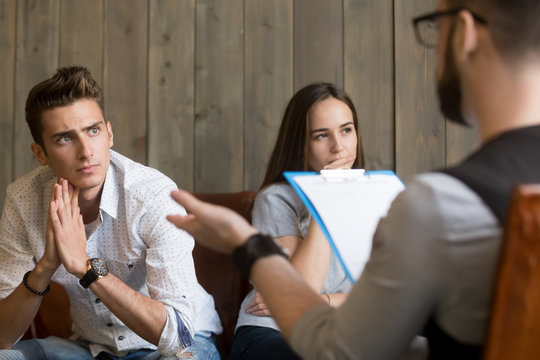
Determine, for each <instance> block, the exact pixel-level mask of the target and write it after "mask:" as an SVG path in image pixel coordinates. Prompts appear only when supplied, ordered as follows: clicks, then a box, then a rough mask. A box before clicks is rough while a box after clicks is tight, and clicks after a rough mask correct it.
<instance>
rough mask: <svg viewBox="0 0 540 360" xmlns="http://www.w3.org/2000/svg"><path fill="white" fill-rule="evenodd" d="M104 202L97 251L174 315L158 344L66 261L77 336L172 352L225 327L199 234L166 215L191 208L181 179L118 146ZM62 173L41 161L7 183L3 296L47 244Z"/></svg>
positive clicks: (0, 251) (95, 345) (113, 349)
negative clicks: (181, 193) (200, 267)
mask: <svg viewBox="0 0 540 360" xmlns="http://www.w3.org/2000/svg"><path fill="white" fill-rule="evenodd" d="M110 153H111V162H110V166H109V169H108V171H107V177H106V179H105V183H104V187H103V192H102V196H101V203H100V209H99V220H100V224H99V225H98V226H97V228H96V229H95V231H93V232H92V233H91V235H90V236H89V238H88V241H87V245H86V251H87V254H88V255H89V256H90V257H99V258H102V259H104V260H105V261H106V262H107V264H108V266H109V270H110V272H111V273H112V274H114V275H115V276H117V277H118V278H119V279H121V280H122V281H124V282H125V283H126V284H127V285H128V286H130V287H131V288H132V289H134V290H135V291H137V292H139V293H141V294H143V295H146V296H148V297H151V298H152V299H155V300H158V301H161V302H162V303H163V304H164V305H165V307H166V310H167V322H166V325H165V328H164V330H163V332H162V334H161V337H160V340H159V344H158V346H157V348H156V346H154V345H153V344H151V343H149V342H147V341H146V340H144V339H142V338H141V337H139V336H138V335H137V334H135V333H134V332H133V331H131V330H130V329H129V328H128V327H127V326H126V325H125V324H123V323H122V322H121V321H120V320H119V319H118V318H117V317H116V316H115V315H114V314H113V313H111V312H110V311H109V310H108V309H107V307H105V305H103V303H102V302H101V301H100V299H98V298H97V297H96V296H95V295H94V293H93V292H92V291H91V290H89V289H84V288H83V287H82V286H81V285H79V279H78V278H76V277H75V276H73V275H71V274H69V273H68V272H67V271H66V270H65V268H64V266H63V265H60V267H59V268H58V270H57V271H56V273H55V275H54V276H53V280H54V281H56V282H58V283H60V284H62V285H63V286H64V288H65V289H66V291H67V293H68V295H69V299H70V304H71V317H72V319H73V326H72V329H73V332H74V336H75V338H77V339H81V340H85V341H88V342H89V343H90V350H91V352H92V354H93V356H96V355H97V353H99V352H100V351H108V352H110V353H113V354H125V353H127V352H129V351H134V350H138V349H143V348H144V349H157V350H158V351H159V352H160V353H161V354H162V355H164V356H172V355H174V354H176V353H177V352H178V351H179V350H180V349H182V348H184V347H186V346H189V345H190V342H191V339H192V337H193V336H194V335H195V333H201V334H205V335H209V334H210V333H214V334H219V333H221V330H222V328H221V324H220V320H219V317H218V315H217V312H216V310H215V307H214V300H213V298H212V297H211V296H210V295H209V294H208V293H206V291H205V290H204V289H203V288H202V287H201V286H200V285H199V283H198V282H197V278H196V276H195V269H194V264H193V257H192V250H193V246H194V241H193V238H192V237H191V236H190V235H189V234H187V233H186V232H184V231H182V230H179V229H177V228H176V227H175V226H174V225H172V224H171V223H169V222H168V221H167V220H166V218H165V217H166V215H169V214H185V210H184V209H183V208H182V207H181V206H180V205H178V204H176V202H174V200H173V199H172V198H171V196H170V192H171V191H172V190H174V189H176V185H175V184H174V182H173V181H172V180H170V179H169V178H168V177H166V176H165V175H163V174H161V173H160V172H159V171H157V170H155V169H152V168H149V167H146V166H143V165H141V164H138V163H136V162H134V161H131V160H130V159H128V158H126V157H124V156H122V155H120V154H118V153H116V152H114V151H112V150H111V151H110ZM57 181H58V179H57V177H56V175H55V174H54V173H53V171H52V170H51V169H50V168H49V167H48V166H43V167H40V168H38V169H36V170H34V171H32V172H30V173H28V174H26V175H25V176H23V177H22V178H20V179H19V180H17V181H15V182H14V183H12V184H10V185H9V186H8V188H7V195H6V200H5V205H4V210H3V213H2V219H1V220H0V299H3V298H5V297H7V296H8V295H9V294H10V293H11V292H12V291H13V290H14V289H15V288H16V287H17V286H18V285H19V284H20V283H21V281H22V278H23V275H24V273H25V272H27V271H28V270H32V269H33V268H34V267H35V264H36V263H37V261H38V260H39V259H41V257H42V256H43V253H44V251H45V239H44V237H45V229H46V223H47V209H48V206H49V201H50V198H51V193H52V189H53V185H54V184H55V183H56V182H57Z"/></svg>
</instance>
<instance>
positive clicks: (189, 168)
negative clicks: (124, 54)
mask: <svg viewBox="0 0 540 360" xmlns="http://www.w3.org/2000/svg"><path fill="white" fill-rule="evenodd" d="M149 25H150V26H149V54H148V62H149V63H148V165H149V166H152V167H154V168H157V169H158V170H160V171H162V172H163V173H165V174H166V175H168V176H169V177H171V178H172V179H173V180H174V181H175V182H176V183H177V185H178V186H180V187H182V188H184V189H186V190H190V191H192V190H193V189H194V184H193V179H194V149H193V148H194V120H195V116H194V106H195V100H194V96H195V94H194V91H195V75H194V69H195V1H194V0H182V1H178V0H159V1H151V2H150V24H149Z"/></svg>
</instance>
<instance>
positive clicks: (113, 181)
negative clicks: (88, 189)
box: [99, 150, 120, 219]
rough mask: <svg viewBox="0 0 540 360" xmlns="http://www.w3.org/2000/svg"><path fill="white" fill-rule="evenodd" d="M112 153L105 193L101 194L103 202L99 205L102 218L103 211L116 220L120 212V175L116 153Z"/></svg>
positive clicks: (104, 188)
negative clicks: (115, 160) (114, 155)
mask: <svg viewBox="0 0 540 360" xmlns="http://www.w3.org/2000/svg"><path fill="white" fill-rule="evenodd" d="M110 152H111V160H110V162H109V168H108V169H107V175H106V177H105V184H103V191H102V193H101V200H100V203H99V210H100V214H99V215H100V216H101V211H104V212H106V213H107V214H109V215H110V216H112V217H113V218H114V219H116V214H117V211H118V200H119V196H120V194H119V192H118V179H117V176H118V175H119V173H118V172H119V171H118V168H117V167H116V165H115V164H114V157H113V154H114V152H113V151H112V150H110Z"/></svg>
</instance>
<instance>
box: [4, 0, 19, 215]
mask: <svg viewBox="0 0 540 360" xmlns="http://www.w3.org/2000/svg"><path fill="white" fill-rule="evenodd" d="M16 11H17V6H16V2H15V0H0V54H2V56H0V114H2V116H0V144H1V145H0V208H1V207H2V205H3V204H4V198H5V196H6V191H5V190H6V187H7V186H8V184H9V183H10V182H12V181H13V180H14V179H13V162H14V160H15V154H14V153H13V130H14V124H13V119H14V110H13V106H14V101H15V97H14V94H13V88H14V86H15V74H14V72H13V69H14V66H15V38H16V37H15V18H16Z"/></svg>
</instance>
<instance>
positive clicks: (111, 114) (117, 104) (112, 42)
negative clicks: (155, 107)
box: [103, 0, 148, 163]
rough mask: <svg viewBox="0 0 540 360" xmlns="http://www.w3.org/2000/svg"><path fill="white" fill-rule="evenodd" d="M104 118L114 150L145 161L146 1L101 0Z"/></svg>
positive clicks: (141, 161) (139, 160)
mask: <svg viewBox="0 0 540 360" xmlns="http://www.w3.org/2000/svg"><path fill="white" fill-rule="evenodd" d="M104 31H105V44H104V45H105V50H104V56H105V59H104V72H103V73H104V86H103V90H104V97H105V120H108V121H110V122H111V124H112V129H113V133H114V134H115V136H114V147H113V149H115V150H116V151H118V152H120V153H121V154H123V155H125V156H127V157H129V158H131V159H133V160H135V161H137V162H140V163H146V135H147V134H146V121H147V78H148V76H147V75H148V69H147V65H148V63H147V36H148V1H147V0H106V2H105V30H104Z"/></svg>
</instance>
